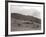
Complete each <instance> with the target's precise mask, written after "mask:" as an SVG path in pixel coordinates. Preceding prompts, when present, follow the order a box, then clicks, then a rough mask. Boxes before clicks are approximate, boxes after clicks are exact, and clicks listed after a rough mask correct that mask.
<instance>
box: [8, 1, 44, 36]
mask: <svg viewBox="0 0 46 37" xmlns="http://www.w3.org/2000/svg"><path fill="white" fill-rule="evenodd" d="M28 33H43V4H31V3H30V4H29V3H16V2H8V35H13V34H28Z"/></svg>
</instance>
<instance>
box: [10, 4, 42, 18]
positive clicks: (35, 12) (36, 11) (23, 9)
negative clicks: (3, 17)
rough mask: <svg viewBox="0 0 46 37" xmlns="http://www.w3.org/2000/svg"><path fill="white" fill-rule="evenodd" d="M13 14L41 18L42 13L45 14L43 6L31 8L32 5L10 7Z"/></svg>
mask: <svg viewBox="0 0 46 37" xmlns="http://www.w3.org/2000/svg"><path fill="white" fill-rule="evenodd" d="M10 11H11V13H19V14H22V15H29V16H34V17H37V18H41V13H42V12H43V7H42V6H31V5H24V4H23V5H13V4H11V5H10Z"/></svg>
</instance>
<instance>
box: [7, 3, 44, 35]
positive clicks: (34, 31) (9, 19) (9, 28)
mask: <svg viewBox="0 0 46 37" xmlns="http://www.w3.org/2000/svg"><path fill="white" fill-rule="evenodd" d="M10 5H29V6H30V5H32V6H41V7H43V5H41V4H21V3H11V2H9V3H8V35H12V34H26V33H42V32H43V12H42V13H41V30H33V31H15V32H11V12H10Z"/></svg>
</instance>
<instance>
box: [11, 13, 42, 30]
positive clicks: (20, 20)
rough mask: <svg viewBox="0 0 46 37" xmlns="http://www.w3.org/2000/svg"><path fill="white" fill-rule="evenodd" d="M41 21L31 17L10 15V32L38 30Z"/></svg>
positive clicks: (16, 14)
mask: <svg viewBox="0 0 46 37" xmlns="http://www.w3.org/2000/svg"><path fill="white" fill-rule="evenodd" d="M40 29H41V19H38V18H36V17H33V16H28V15H27V16H26V15H21V14H18V13H11V31H29V30H40Z"/></svg>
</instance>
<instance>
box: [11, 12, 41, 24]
mask: <svg viewBox="0 0 46 37" xmlns="http://www.w3.org/2000/svg"><path fill="white" fill-rule="evenodd" d="M11 17H13V18H15V19H19V20H25V21H33V22H37V23H40V24H41V19H38V18H36V17H33V16H29V15H22V14H18V13H11Z"/></svg>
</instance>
